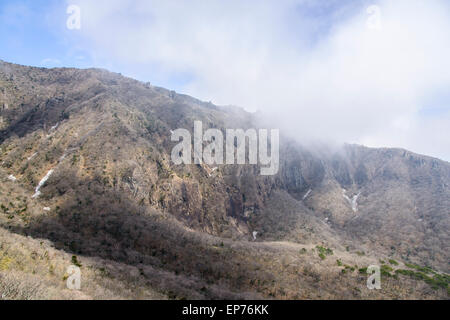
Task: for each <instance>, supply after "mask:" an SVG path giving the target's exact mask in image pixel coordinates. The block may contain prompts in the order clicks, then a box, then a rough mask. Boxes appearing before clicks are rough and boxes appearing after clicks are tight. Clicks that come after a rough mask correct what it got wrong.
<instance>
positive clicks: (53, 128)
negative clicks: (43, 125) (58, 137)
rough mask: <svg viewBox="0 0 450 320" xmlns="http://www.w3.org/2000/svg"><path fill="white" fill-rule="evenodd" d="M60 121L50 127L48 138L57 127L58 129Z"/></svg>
mask: <svg viewBox="0 0 450 320" xmlns="http://www.w3.org/2000/svg"><path fill="white" fill-rule="evenodd" d="M58 126H59V122H58V123H57V124H55V125H54V126H53V127H51V128H50V130H49V131H48V134H47V138H49V137H51V136H52V135H53V133H54V131H55V130H56V129H58Z"/></svg>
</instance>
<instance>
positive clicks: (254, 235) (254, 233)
mask: <svg viewBox="0 0 450 320" xmlns="http://www.w3.org/2000/svg"><path fill="white" fill-rule="evenodd" d="M252 235H253V241H256V236H257V235H258V232H257V231H253V234H252Z"/></svg>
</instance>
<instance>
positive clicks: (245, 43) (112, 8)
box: [65, 0, 450, 161]
mask: <svg viewBox="0 0 450 320" xmlns="http://www.w3.org/2000/svg"><path fill="white" fill-rule="evenodd" d="M69 2H70V4H72V3H76V4H77V5H79V6H80V8H81V9H82V14H83V19H82V23H83V24H82V28H81V29H80V30H79V31H78V33H77V36H76V40H77V43H78V46H79V47H80V48H82V49H84V50H86V51H89V52H91V53H93V55H95V59H96V63H97V65H98V64H100V65H105V66H106V67H108V68H114V69H115V70H120V72H123V73H125V74H127V75H130V76H132V77H134V78H138V79H140V80H144V81H148V80H151V81H152V82H155V83H159V84H161V83H162V84H170V85H171V87H172V88H174V87H173V85H175V88H174V89H176V90H177V91H180V92H184V93H188V94H190V95H192V96H195V97H198V98H201V99H202V100H205V101H213V102H214V103H216V104H219V105H228V104H232V105H238V106H241V107H243V108H245V109H246V110H248V111H256V110H260V111H262V112H263V114H266V115H267V118H268V119H270V120H271V126H272V127H277V128H283V130H284V131H285V132H286V133H289V134H290V135H291V136H293V137H296V138H297V140H298V141H299V142H302V143H306V142H309V143H316V142H317V141H320V142H322V143H323V142H325V143H358V144H363V145H367V146H371V147H401V148H406V149H409V150H413V151H415V152H418V153H423V154H428V155H431V156H435V157H439V158H441V159H444V160H447V161H448V160H450V153H449V150H450V138H449V135H447V134H442V132H446V131H447V128H448V127H449V126H450V111H449V110H450V107H449V104H450V97H449V95H448V90H447V88H448V87H449V86H450V72H449V70H450V62H449V59H448V57H449V56H450V38H449V37H448V30H449V29H450V8H449V4H448V2H447V1H444V0H443V1H439V0H433V1H410V0H399V1H387V0H385V1H383V0H382V1H376V3H372V2H369V1H293V0H288V1H276V2H275V1H258V3H254V2H246V1H226V2H224V1H208V2H207V3H204V1H193V2H192V1H191V2H189V3H188V2H186V3H182V2H181V3H180V2H166V1H123V0H120V1H119V0H112V1H111V0H108V1H106V0H100V1H89V0H79V1H72V0H71V1H68V3H69ZM374 4H375V5H376V7H375V8H376V10H370V9H369V8H370V6H371V5H374ZM368 9H369V10H368ZM372 9H373V8H372ZM65 36H66V37H69V38H72V37H73V36H71V35H70V34H65ZM148 70H151V73H149V71H148Z"/></svg>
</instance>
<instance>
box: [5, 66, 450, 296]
mask: <svg viewBox="0 0 450 320" xmlns="http://www.w3.org/2000/svg"><path fill="white" fill-rule="evenodd" d="M196 120H200V121H202V122H203V125H204V127H205V129H207V128H213V127H214V128H219V129H222V130H224V129H225V128H243V129H246V128H258V127H259V126H260V123H259V121H258V119H257V118H256V117H255V115H253V114H249V113H246V112H245V111H243V110H241V109H239V108H233V107H218V106H215V105H213V104H211V103H205V102H201V101H199V100H196V99H194V98H191V97H188V96H185V95H180V94H177V93H175V92H173V91H169V90H165V89H162V88H157V87H153V86H151V85H150V84H144V83H140V82H138V81H135V80H132V79H129V78H125V77H122V76H121V75H118V74H114V73H110V72H107V71H104V70H97V69H89V70H77V69H51V70H49V69H42V68H31V67H24V66H18V65H13V64H9V63H5V62H0V130H1V131H0V144H1V149H0V163H1V166H0V173H1V179H2V190H1V194H0V203H1V204H2V212H0V218H1V219H0V221H1V226H2V228H4V229H7V230H9V231H8V232H9V233H15V234H19V235H25V236H27V235H29V236H32V237H33V238H40V239H42V238H45V239H48V240H50V241H51V243H52V244H53V245H54V246H55V248H56V249H57V250H64V251H67V252H70V253H71V254H76V255H78V256H83V257H86V258H99V259H103V260H105V261H113V262H114V263H122V264H124V265H127V266H130V267H135V268H138V269H139V270H140V274H141V275H142V276H143V277H146V279H151V278H152V277H153V274H154V270H161V271H160V272H163V271H164V272H168V276H167V277H170V278H171V279H172V277H175V278H176V277H182V278H183V280H185V281H186V283H189V285H192V283H196V285H195V286H194V289H192V290H188V289H187V288H188V287H189V285H187V284H186V285H184V284H182V283H183V281H178V282H179V283H181V284H180V285H179V286H178V287H176V288H174V287H173V286H172V285H167V286H166V287H169V289H168V288H166V287H165V286H164V285H162V284H161V283H156V284H155V283H152V282H151V281H150V280H147V281H149V284H148V285H149V286H150V287H149V288H150V289H149V290H153V289H155V290H156V291H158V292H159V293H158V294H161V295H162V296H169V297H176V298H186V297H187V298H202V297H203V298H205V297H206V298H224V297H228V298H242V297H244V298H246V297H247V298H270V297H275V298H337V297H343V298H362V297H365V298H383V297H384V298H399V297H406V298H436V297H446V295H447V291H446V290H447V289H446V288H447V284H446V282H445V281H448V277H447V276H445V275H442V274H441V272H449V270H450V268H449V265H448V261H449V256H448V245H447V244H448V243H449V234H448V230H449V227H450V216H449V214H450V211H449V209H448V208H449V207H450V206H449V205H450V164H449V163H447V162H444V161H440V160H437V159H433V158H429V157H426V156H421V155H416V154H413V153H411V152H409V151H405V150H397V149H370V148H365V147H361V146H353V145H347V146H345V147H343V148H341V149H339V150H323V149H316V150H312V149H307V148H305V147H303V146H302V145H300V144H299V143H298V142H295V141H294V140H292V139H289V138H287V137H283V136H282V138H281V141H280V143H281V147H280V162H281V163H280V170H279V173H278V174H277V175H275V176H260V175H259V168H258V166H252V165H219V166H218V169H217V170H215V171H213V170H212V168H211V167H209V166H207V165H204V164H203V165H179V166H177V165H174V164H173V163H172V162H171V161H170V153H171V149H172V147H173V146H174V145H175V143H173V142H171V141H170V131H171V130H175V129H177V128H186V129H189V130H191V131H192V128H193V123H194V121H196ZM299 140H301V139H299ZM44 177H46V178H48V179H43V178H44ZM39 186H40V187H39ZM43 208H47V210H43ZM48 209H49V210H48ZM253 231H256V232H258V235H257V241H256V242H253V241H252V233H253ZM325 247H326V248H331V249H332V251H333V255H334V256H332V257H329V256H327V257H325V259H322V258H320V257H319V254H320V253H321V251H322V249H320V248H325ZM303 249H305V250H306V254H304V252H305V251H304V250H303ZM328 252H329V251H328ZM380 259H382V260H383V261H385V263H387V261H388V260H389V259H396V260H397V261H403V262H400V265H399V266H397V265H395V264H392V265H391V266H390V268H393V269H401V267H403V268H404V269H401V270H410V271H411V272H413V273H412V274H411V273H408V272H403V271H400V272H397V274H396V273H395V270H390V271H389V269H388V268H387V267H389V266H388V265H386V267H385V271H386V270H388V271H386V274H390V275H391V276H392V277H390V276H387V275H386V277H387V278H386V284H387V286H386V288H383V290H382V291H381V292H371V291H368V290H367V288H365V277H366V275H361V274H358V271H357V269H361V268H362V269H364V267H367V266H368V265H369V264H370V263H372V264H374V263H375V264H376V263H380V262H379V260H380ZM336 260H339V261H340V263H337V262H336ZM111 263H112V262H111ZM403 263H406V264H403ZM339 264H340V265H339ZM355 264H357V265H358V266H359V267H358V268H356V267H355ZM346 266H347V267H346ZM408 266H409V267H408ZM414 266H415V267H414ZM423 266H427V267H430V269H425V271H426V272H428V273H425V274H424V276H422V275H417V274H416V272H423V270H424V269H423ZM417 268H421V270H422V271H420V270H419V271H417ZM431 268H432V269H434V270H432V269H431ZM352 269H353V270H352ZM147 270H152V271H147ZM343 270H345V272H344V271H343ZM405 274H406V275H405ZM169 275H170V276H169ZM411 275H412V276H411ZM442 277H443V279H444V280H442ZM446 279H447V280H446ZM441 280H442V281H441ZM165 282H167V283H169V284H170V283H172V282H170V281H165ZM143 283H145V281H143ZM330 283H333V285H330ZM342 283H344V284H345V285H344V286H342ZM153 286H154V287H153ZM342 287H344V289H342ZM299 288H302V289H301V290H300V289H299ZM364 288H365V289H364ZM399 288H400V289H399ZM411 288H413V289H411ZM142 297H143V298H145V295H144V296H142Z"/></svg>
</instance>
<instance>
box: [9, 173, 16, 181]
mask: <svg viewBox="0 0 450 320" xmlns="http://www.w3.org/2000/svg"><path fill="white" fill-rule="evenodd" d="M8 180H11V181H12V182H16V181H17V178H16V177H14V176H13V175H12V174H11V175H9V177H8Z"/></svg>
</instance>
